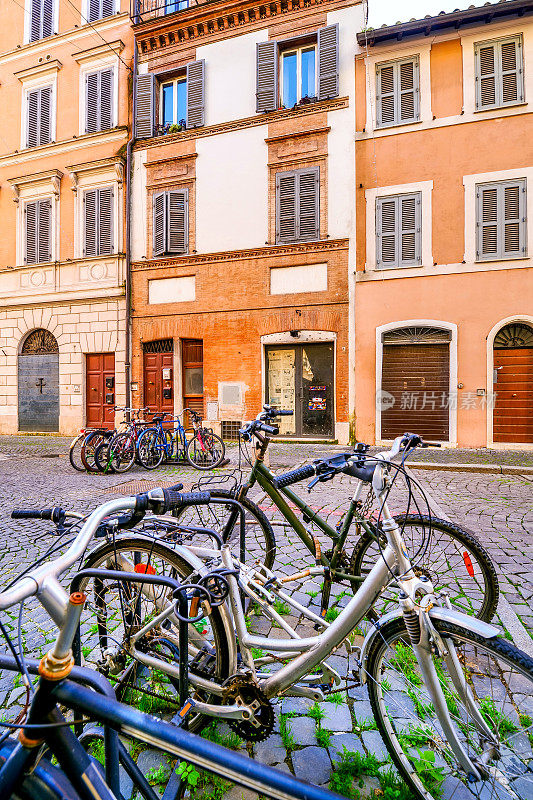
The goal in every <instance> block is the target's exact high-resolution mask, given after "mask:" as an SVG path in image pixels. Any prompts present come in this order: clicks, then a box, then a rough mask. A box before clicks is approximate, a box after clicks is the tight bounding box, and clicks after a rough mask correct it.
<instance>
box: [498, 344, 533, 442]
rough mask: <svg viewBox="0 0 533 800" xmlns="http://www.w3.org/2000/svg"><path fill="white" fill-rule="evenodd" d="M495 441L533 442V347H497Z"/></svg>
mask: <svg viewBox="0 0 533 800" xmlns="http://www.w3.org/2000/svg"><path fill="white" fill-rule="evenodd" d="M494 371H495V373H496V376H497V380H496V383H495V384H494V392H495V403H494V436H493V439H494V441H495V442H503V443H508V444H533V347H510V348H508V349H505V350H503V349H501V350H500V349H498V350H496V349H495V350H494Z"/></svg>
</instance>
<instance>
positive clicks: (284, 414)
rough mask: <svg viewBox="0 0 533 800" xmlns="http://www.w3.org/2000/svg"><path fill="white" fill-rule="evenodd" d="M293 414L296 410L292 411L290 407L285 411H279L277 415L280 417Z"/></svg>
mask: <svg viewBox="0 0 533 800" xmlns="http://www.w3.org/2000/svg"><path fill="white" fill-rule="evenodd" d="M293 414H294V411H290V410H289V409H285V411H283V410H281V411H278V412H277V414H276V416H278V417H292V415H293Z"/></svg>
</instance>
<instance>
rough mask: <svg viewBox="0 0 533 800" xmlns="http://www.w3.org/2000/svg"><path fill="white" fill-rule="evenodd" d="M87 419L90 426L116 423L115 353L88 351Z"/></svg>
mask: <svg viewBox="0 0 533 800" xmlns="http://www.w3.org/2000/svg"><path fill="white" fill-rule="evenodd" d="M85 373H86V378H85V420H86V423H85V424H86V425H87V427H88V428H113V427H114V425H115V403H116V397H115V354H114V353H87V355H86V357H85Z"/></svg>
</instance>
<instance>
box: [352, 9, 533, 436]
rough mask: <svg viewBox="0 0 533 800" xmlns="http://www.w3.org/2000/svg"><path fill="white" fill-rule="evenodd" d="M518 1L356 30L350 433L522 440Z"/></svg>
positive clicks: (532, 90)
mask: <svg viewBox="0 0 533 800" xmlns="http://www.w3.org/2000/svg"><path fill="white" fill-rule="evenodd" d="M532 12H533V3H531V2H519V0H508V2H504V3H494V4H485V5H484V6H482V7H480V8H470V9H468V10H466V11H456V12H453V13H449V14H444V13H443V14H440V15H439V16H437V17H434V18H429V17H428V18H425V19H422V20H414V21H411V22H408V23H404V24H398V25H393V26H390V27H383V28H379V29H377V30H369V31H366V32H362V33H359V34H358V36H357V40H358V43H359V46H360V48H361V53H360V55H358V56H357V58H356V97H357V111H356V152H355V163H356V185H357V188H356V220H357V223H356V225H357V275H356V288H355V297H354V303H355V320H356V323H355V327H356V334H355V358H354V362H353V364H352V367H351V368H352V369H353V371H354V373H355V398H356V400H355V430H356V435H357V437H358V439H361V440H364V441H374V440H376V441H381V440H389V439H391V438H393V437H394V436H396V435H398V434H400V433H402V432H403V431H404V430H414V431H417V432H421V433H423V434H425V435H426V437H427V438H428V439H429V438H431V439H437V440H440V441H442V442H446V443H449V444H450V445H452V446H453V445H459V446H469V447H485V446H489V447H500V448H503V447H514V448H516V447H518V448H520V447H523V448H531V447H533V269H532V261H531V259H532V256H533V220H532V218H531V213H530V212H529V211H528V209H530V208H531V207H532V206H533V199H532V198H533V124H532V121H533V114H532V108H531V104H532V102H533V17H532ZM528 195H529V197H528Z"/></svg>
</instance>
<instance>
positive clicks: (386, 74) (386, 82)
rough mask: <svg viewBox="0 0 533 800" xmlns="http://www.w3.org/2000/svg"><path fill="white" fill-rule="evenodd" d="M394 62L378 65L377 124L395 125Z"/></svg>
mask: <svg viewBox="0 0 533 800" xmlns="http://www.w3.org/2000/svg"><path fill="white" fill-rule="evenodd" d="M394 72H395V70H394V64H378V66H377V124H378V126H383V125H393V124H394V123H395V121H396V115H395V100H394Z"/></svg>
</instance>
